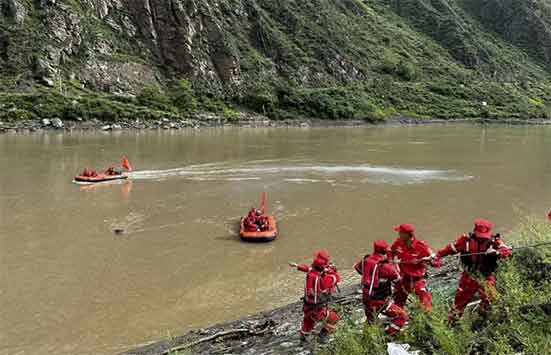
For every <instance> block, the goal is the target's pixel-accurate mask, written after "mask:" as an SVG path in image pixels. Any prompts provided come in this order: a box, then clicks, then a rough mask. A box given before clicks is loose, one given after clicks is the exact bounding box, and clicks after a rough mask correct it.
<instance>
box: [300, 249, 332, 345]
mask: <svg viewBox="0 0 551 355" xmlns="http://www.w3.org/2000/svg"><path fill="white" fill-rule="evenodd" d="M292 266H295V265H294V264H292ZM296 268H297V270H299V271H302V272H305V273H306V282H305V285H304V297H303V301H304V306H303V312H304V319H303V321H302V327H301V330H300V340H301V341H303V342H306V341H308V335H309V334H310V333H311V332H312V330H313V329H314V326H315V325H316V323H317V322H320V321H322V322H323V328H322V329H321V331H320V333H319V341H320V342H321V343H326V342H327V341H328V340H329V334H330V333H331V332H332V331H333V330H335V328H336V326H337V323H338V321H339V320H340V317H339V315H338V314H337V313H336V312H335V311H332V310H330V309H329V301H330V299H331V295H332V294H333V293H335V291H336V288H337V284H338V282H339V281H340V279H341V277H340V275H339V274H338V273H337V270H336V268H335V266H333V265H332V264H331V263H330V262H329V254H328V253H327V252H326V251H324V250H321V251H317V252H316V253H315V254H314V260H313V262H312V265H306V264H300V265H296Z"/></svg>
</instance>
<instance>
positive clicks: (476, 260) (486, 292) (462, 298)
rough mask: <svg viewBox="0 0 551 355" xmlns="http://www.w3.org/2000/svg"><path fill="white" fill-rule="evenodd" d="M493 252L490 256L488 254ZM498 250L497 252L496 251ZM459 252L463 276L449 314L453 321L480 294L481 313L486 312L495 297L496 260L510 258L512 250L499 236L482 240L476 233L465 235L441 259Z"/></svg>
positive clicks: (440, 252)
mask: <svg viewBox="0 0 551 355" xmlns="http://www.w3.org/2000/svg"><path fill="white" fill-rule="evenodd" d="M488 251H490V252H491V253H487V252H488ZM494 251H495V252H494ZM457 253H460V254H461V255H462V256H461V263H462V264H463V270H464V271H463V273H462V274H461V279H460V280H459V286H458V288H457V292H456V294H455V301H454V306H453V309H452V311H451V312H450V315H449V318H450V321H455V320H456V319H458V318H459V317H461V315H462V314H463V312H464V311H465V307H466V306H467V304H469V302H471V300H472V299H473V297H474V296H475V295H476V293H477V292H478V293H479V294H480V311H481V312H482V313H485V312H486V311H487V310H488V308H489V305H490V301H491V300H492V299H493V297H494V296H495V294H496V289H495V282H496V279H495V276H494V273H495V271H496V269H497V260H498V259H499V258H507V257H509V256H511V248H509V247H507V246H506V245H505V243H503V241H502V240H501V238H500V236H499V234H497V235H493V236H490V237H480V236H477V235H476V234H475V233H470V234H468V235H465V234H464V235H462V236H460V237H458V238H457V239H456V240H455V242H453V243H451V244H449V245H447V246H446V247H444V248H442V249H441V250H439V251H438V253H437V254H436V256H437V257H438V258H442V257H445V256H447V255H453V254H457Z"/></svg>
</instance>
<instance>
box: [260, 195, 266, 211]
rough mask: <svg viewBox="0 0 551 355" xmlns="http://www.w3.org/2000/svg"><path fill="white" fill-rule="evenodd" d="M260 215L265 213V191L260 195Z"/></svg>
mask: <svg viewBox="0 0 551 355" xmlns="http://www.w3.org/2000/svg"><path fill="white" fill-rule="evenodd" d="M260 210H261V211H262V214H264V212H265V211H266V191H264V192H263V193H262V207H261V208H260Z"/></svg>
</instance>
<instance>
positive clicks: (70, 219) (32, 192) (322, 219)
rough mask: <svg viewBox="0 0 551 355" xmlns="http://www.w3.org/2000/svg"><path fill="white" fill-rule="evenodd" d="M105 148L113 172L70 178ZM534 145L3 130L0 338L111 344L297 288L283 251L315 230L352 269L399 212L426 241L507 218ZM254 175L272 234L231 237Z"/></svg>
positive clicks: (548, 186) (523, 199)
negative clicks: (123, 168) (107, 176)
mask: <svg viewBox="0 0 551 355" xmlns="http://www.w3.org/2000/svg"><path fill="white" fill-rule="evenodd" d="M122 154H127V155H128V157H129V158H130V161H131V163H132V164H133V166H134V169H135V172H133V173H132V174H131V178H130V179H129V180H128V181H126V182H123V183H109V184H102V185H94V186H79V185H76V184H74V183H72V181H71V180H72V176H74V175H75V174H76V173H77V172H79V171H80V170H81V169H82V168H83V167H84V166H90V167H98V168H104V167H106V166H107V165H109V164H111V163H116V162H117V161H118V160H119V157H120V156H121V155H122ZM550 154H551V127H531V126H530V127H529V126H511V127H509V126H490V127H483V126H471V125H442V126H439V125H434V126H420V127H365V128H358V127H356V128H266V129H264V128H257V129H246V128H245V129H244V128H241V129H236V128H225V129H205V130H200V131H163V132H157V131H143V132H118V133H103V132H98V133H86V134H80V133H76V134H75V133H73V134H55V133H47V134H33V135H2V136H0V171H1V173H0V174H1V175H0V281H1V282H0V354H10V355H11V354H33V355H34V354H113V353H117V352H121V351H124V350H127V349H129V348H132V347H134V346H136V345H139V344H142V343H144V342H148V341H153V340H158V339H162V338H166V337H170V336H175V335H178V334H181V333H183V332H184V331H186V330H189V329H191V328H196V327H201V326H205V325H208V324H211V323H214V322H221V321H226V320H230V319H235V318H239V317H241V316H244V315H246V314H251V313H255V312H258V311H261V310H265V309H269V308H272V307H275V306H279V305H282V304H285V303H288V302H291V301H294V300H297V299H298V298H299V297H300V293H301V290H302V283H303V275H301V274H300V273H298V272H294V271H292V270H290V268H289V267H288V266H287V263H288V262H289V261H297V262H309V261H310V259H311V255H312V253H313V251H314V250H315V249H317V248H325V249H327V250H329V252H330V254H331V256H332V258H333V260H334V262H335V263H336V264H337V266H339V267H340V270H341V271H342V273H343V274H344V276H345V281H346V282H348V283H351V282H357V281H358V278H357V277H356V276H354V275H353V273H352V271H351V266H352V265H353V263H354V262H355V261H356V260H357V259H359V258H360V257H361V256H362V255H363V254H365V253H367V252H369V250H370V248H371V244H372V241H373V240H375V239H378V238H384V239H386V240H388V241H389V242H390V241H392V240H393V238H394V237H395V235H394V232H393V230H392V226H393V225H395V224H398V223H414V224H415V225H416V226H417V229H418V235H419V237H420V238H422V239H424V240H426V241H428V242H429V243H430V244H431V246H432V247H433V248H434V249H437V248H439V247H441V246H443V245H444V244H445V243H446V241H448V240H450V239H452V238H454V237H455V236H456V235H458V234H459V233H462V232H466V231H468V230H469V229H470V228H471V223H472V220H473V219H474V218H476V217H485V218H489V219H491V220H493V221H494V222H495V223H496V225H497V229H498V230H499V231H502V232H503V231H504V232H507V231H508V230H510V229H511V228H512V227H514V226H515V224H516V223H517V222H518V221H519V219H520V218H521V216H523V215H525V214H538V215H543V213H544V212H545V210H546V209H547V208H549V207H551V206H549V204H550V202H551V159H550ZM263 191H266V192H267V194H268V208H267V210H268V212H269V213H273V214H274V215H275V216H276V217H277V219H278V223H279V229H280V235H279V237H278V239H277V240H276V241H275V242H273V243H270V244H261V245H258V244H246V243H243V242H240V241H239V238H238V236H237V232H238V227H237V224H238V220H239V217H240V216H241V215H243V214H244V213H246V211H247V210H248V209H249V208H250V207H251V206H252V205H253V204H255V205H258V204H259V203H260V197H261V193H262V192H263ZM114 228H123V229H125V231H126V233H125V234H123V235H116V234H114V233H113V229H114ZM509 240H510V241H512V242H513V243H514V238H513V236H511V237H510V238H509Z"/></svg>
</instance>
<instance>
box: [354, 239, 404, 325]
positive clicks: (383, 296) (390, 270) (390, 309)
mask: <svg viewBox="0 0 551 355" xmlns="http://www.w3.org/2000/svg"><path fill="white" fill-rule="evenodd" d="M385 244H386V243H385ZM385 254H386V253H385ZM385 254H381V253H378V252H374V253H373V254H371V255H366V256H365V257H364V258H363V260H360V261H359V262H357V263H356V265H355V266H354V269H356V271H357V272H358V273H359V274H360V275H362V290H363V299H362V301H363V304H364V311H365V316H366V317H367V322H369V323H371V322H373V321H374V320H375V317H378V318H379V319H381V320H383V322H384V323H385V324H387V325H386V327H385V332H386V333H387V334H394V333H396V332H398V331H400V330H401V329H402V328H403V327H404V326H405V325H406V324H407V322H408V320H409V317H408V315H407V313H406V312H405V311H404V309H403V308H402V307H400V306H398V305H397V304H395V303H394V302H392V300H391V295H392V284H393V283H395V282H397V281H398V280H399V279H400V274H399V272H398V269H397V268H396V267H395V266H394V265H393V264H391V263H389V262H388V258H387V256H386V255H385Z"/></svg>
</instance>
